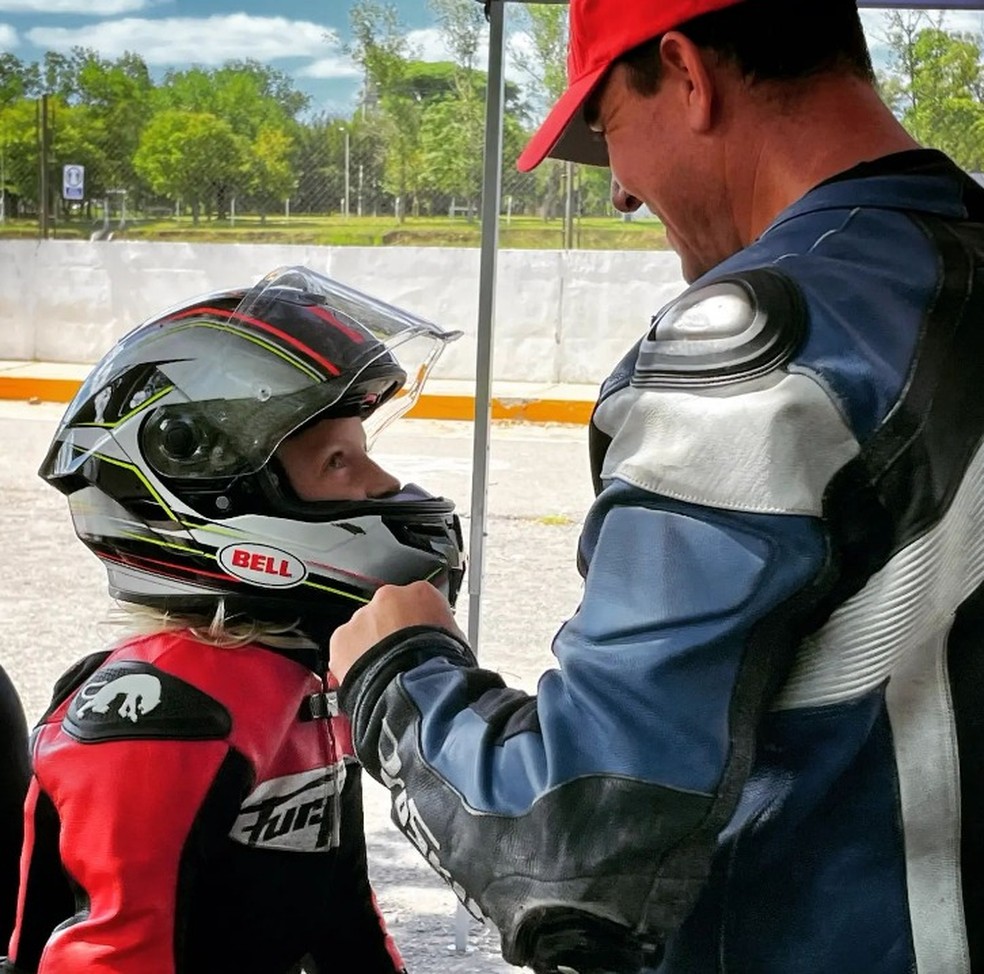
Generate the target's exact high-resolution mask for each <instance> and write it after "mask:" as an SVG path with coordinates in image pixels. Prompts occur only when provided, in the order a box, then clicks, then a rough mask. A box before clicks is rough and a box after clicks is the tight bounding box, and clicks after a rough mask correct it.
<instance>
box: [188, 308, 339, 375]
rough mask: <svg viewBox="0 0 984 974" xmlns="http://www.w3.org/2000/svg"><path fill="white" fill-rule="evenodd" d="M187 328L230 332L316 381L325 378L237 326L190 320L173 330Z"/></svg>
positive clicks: (291, 356)
mask: <svg viewBox="0 0 984 974" xmlns="http://www.w3.org/2000/svg"><path fill="white" fill-rule="evenodd" d="M186 328H211V329H213V330H215V331H224V332H228V333H229V334H230V335H236V336H238V337H239V338H242V339H243V340H244V341H247V342H252V343H253V344H254V345H259V346H260V348H263V349H265V350H266V351H268V352H271V353H272V354H274V355H276V356H277V358H282V359H283V360H284V361H285V362H287V364H288V365H293V366H294V368H295V369H297V370H298V371H300V372H303V373H304V374H305V375H306V376H308V378H311V379H314V380H315V381H316V382H321V381H322V380H323V379H324V376H323V375H321V373H320V372H315V370H314V369H312V368H310V367H309V366H307V365H305V364H304V363H303V362H302V361H301V360H300V359H299V358H297V357H296V356H294V355H292V354H288V353H287V352H286V351H284V350H283V349H280V348H277V346H276V345H272V344H271V343H270V342H265V341H263V339H262V338H258V337H257V336H256V335H247V334H246V332H244V331H240V330H239V329H237V328H230V327H229V326H228V325H220V324H219V323H218V322H215V321H190V322H186V323H185V324H183V325H175V326H174V328H173V329H172V331H183V330H184V329H186Z"/></svg>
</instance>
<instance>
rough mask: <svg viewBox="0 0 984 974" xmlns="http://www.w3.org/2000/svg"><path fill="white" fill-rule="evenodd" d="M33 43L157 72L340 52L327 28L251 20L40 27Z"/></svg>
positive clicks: (133, 20) (230, 17)
mask: <svg viewBox="0 0 984 974" xmlns="http://www.w3.org/2000/svg"><path fill="white" fill-rule="evenodd" d="M0 2H2V0H0ZM27 37H28V39H29V40H30V41H31V43H32V44H35V45H36V46H38V47H42V48H46V49H50V50H55V51H68V50H70V49H71V48H72V47H74V46H76V45H79V46H81V47H89V48H93V49H94V50H96V51H98V52H99V53H100V54H102V55H103V56H104V57H119V56H120V55H121V54H123V53H125V52H126V51H133V52H135V53H137V54H139V55H140V56H141V57H142V58H143V59H144V60H145V61H146V62H147V63H148V64H150V65H156V66H163V65H174V64H209V65H214V64H221V63H222V62H224V61H228V60H230V59H242V58H246V57H249V58H255V59H256V60H258V61H272V60H276V59H278V58H303V57H314V56H317V55H321V56H322V57H323V56H324V55H325V54H329V55H330V54H331V53H332V51H333V50H335V51H337V50H338V46H339V42H338V35H337V34H336V33H335V32H334V31H332V30H330V29H329V28H327V27H325V26H323V25H321V24H315V23H312V22H310V21H306V20H288V19H287V18H286V17H252V16H250V15H248V14H224V15H216V16H213V17H164V18H161V19H159V20H149V19H144V18H139V17H126V18H123V19H122V20H108V21H103V22H102V23H99V24H91V25H88V26H85V27H75V28H69V27H34V28H32V29H31V30H29V31H28V32H27Z"/></svg>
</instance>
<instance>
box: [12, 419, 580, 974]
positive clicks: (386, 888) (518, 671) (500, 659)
mask: <svg viewBox="0 0 984 974" xmlns="http://www.w3.org/2000/svg"><path fill="white" fill-rule="evenodd" d="M61 412H62V407H60V406H53V405H49V404H40V405H30V404H28V403H19V402H7V403H0V447H2V451H3V458H4V459H3V463H2V464H0V498H2V501H3V503H2V506H0V552H2V556H0V557H2V569H0V572H2V585H0V618H2V619H3V622H4V627H3V642H2V646H0V662H2V664H3V666H4V667H5V668H6V669H7V671H8V672H9V673H10V676H11V678H12V679H13V681H14V683H15V684H16V686H17V688H18V690H19V691H20V693H21V696H22V698H23V701H24V707H25V710H26V711H27V714H28V718H29V719H30V720H32V721H33V720H35V719H37V717H39V716H40V714H41V713H42V712H43V710H44V708H45V705H46V704H47V701H48V698H49V695H50V691H51V687H52V686H53V684H54V682H55V680H56V679H57V678H58V676H59V675H60V674H61V673H62V672H63V671H64V670H65V669H66V668H67V667H68V666H69V665H70V664H71V663H72V662H73V661H75V660H76V659H78V658H79V657H80V656H83V655H85V654H87V653H90V652H93V651H95V650H96V649H99V648H100V647H101V646H103V645H105V644H106V643H107V642H109V641H111V640H112V639H113V638H114V631H115V629H114V627H113V626H112V625H110V624H109V623H107V614H108V611H109V609H110V607H111V603H110V600H109V598H108V596H107V594H106V584H105V576H104V573H103V571H102V569H101V567H100V566H99V564H98V563H97V561H96V559H95V558H94V557H93V556H92V555H91V554H89V552H88V551H87V550H86V549H85V548H84V547H83V546H82V545H81V544H80V543H79V541H78V540H77V539H76V537H75V534H74V532H73V530H72V526H71V521H70V519H69V517H68V512H67V507H66V504H65V501H64V498H63V497H62V496H61V495H60V494H59V493H58V492H57V491H55V490H52V489H51V488H50V487H48V486H46V485H45V484H44V483H43V482H42V481H41V480H40V479H39V478H38V477H37V475H36V471H37V468H38V465H39V464H40V462H41V459H42V458H43V456H44V453H45V451H46V449H47V446H48V443H49V442H50V439H51V436H52V435H53V433H54V429H55V426H56V424H57V421H58V419H59V417H60V416H61ZM471 437H472V426H471V424H466V423H452V422H436V421H427V420H404V421H403V422H402V423H397V424H396V425H395V426H394V427H392V428H391V429H390V430H389V431H387V432H386V433H385V434H384V435H383V437H382V438H381V440H380V442H379V443H378V444H377V447H376V450H375V453H376V456H377V457H378V458H379V459H380V460H381V462H382V463H383V464H384V466H387V467H388V468H389V469H390V470H392V471H393V472H394V473H395V474H397V475H398V476H400V477H401V478H402V479H403V480H404V481H413V482H416V483H419V484H420V485H421V486H423V487H426V488H427V489H428V490H430V491H432V492H433V493H440V494H444V495H445V496H449V497H452V498H454V499H455V500H456V501H457V503H458V507H459V510H460V511H461V512H462V514H463V515H464V516H465V523H464V529H465V532H466V533H465V537H466V540H467V538H468V532H469V530H470V523H469V521H468V517H467V516H468V514H469V508H470V495H471V478H470V471H471V456H472V440H471ZM586 438H587V433H586V428H585V427H581V426H559V425H558V426H534V425H523V424H516V425H507V424H494V428H493V436H492V445H491V451H490V474H489V505H488V510H489V518H488V521H487V539H486V566H485V576H484V585H483V591H482V629H481V639H480V645H479V654H480V656H481V658H482V660H483V662H485V663H486V665H488V666H490V667H492V668H494V669H497V670H499V671H500V672H501V673H502V674H503V675H504V677H505V679H506V681H507V682H508V683H510V684H511V685H513V686H519V687H522V688H524V689H527V690H533V689H535V686H536V681H537V678H538V676H539V675H540V674H541V673H542V672H543V671H544V670H545V669H547V668H548V667H550V666H551V665H552V664H553V658H552V656H551V655H550V640H551V637H552V636H553V634H554V632H555V631H556V630H557V628H558V626H559V625H560V624H561V623H562V622H563V621H564V620H565V619H566V618H568V617H569V616H570V615H571V614H572V613H573V612H574V610H575V608H576V607H577V603H578V599H579V596H580V587H581V583H580V578H579V577H578V575H577V572H576V571H575V568H574V557H575V550H576V543H577V536H578V531H579V529H580V522H581V520H582V518H583V515H584V512H585V511H586V510H587V507H588V504H589V503H590V501H591V490H590V479H589V474H588V466H587V445H586ZM468 601H469V598H468V593H467V591H466V592H463V593H462V597H461V599H460V601H459V613H458V614H459V621H460V625H461V627H462V629H464V630H465V631H467V627H468V618H467V615H468V611H467V610H468ZM366 831H367V835H368V840H369V855H370V867H371V871H372V876H373V882H374V885H375V887H376V890H377V894H378V897H379V900H380V905H381V907H382V909H383V912H384V913H385V914H386V917H387V920H388V922H389V925H390V929H391V931H392V932H393V935H394V936H395V937H396V939H397V942H398V943H399V945H400V948H401V950H402V951H403V953H404V957H405V959H406V961H407V965H408V968H409V970H410V972H411V974H438V972H441V974H500V972H504V971H510V970H516V968H512V967H510V966H509V965H507V964H506V963H505V962H504V961H503V960H502V958H501V956H500V955H499V951H498V937H497V936H496V933H495V931H494V930H493V929H490V928H487V927H482V926H481V925H479V924H476V923H473V922H469V923H468V949H467V951H466V952H465V953H464V954H462V953H460V952H457V951H456V950H455V930H454V928H455V923H456V919H457V910H456V901H455V899H454V897H453V895H452V894H451V893H450V892H449V890H448V889H447V887H446V886H445V885H444V884H443V882H442V881H441V880H440V879H439V878H438V877H437V876H436V875H435V874H434V873H433V872H432V871H431V870H430V868H429V867H428V866H426V865H425V864H424V863H423V861H422V860H421V858H420V857H419V855H418V854H417V853H416V851H415V850H414V849H413V848H412V847H411V846H410V845H409V843H407V842H406V840H404V839H403V837H402V836H401V835H400V834H399V833H398V832H397V831H396V829H395V828H394V827H393V826H392V825H391V824H390V821H389V808H388V800H387V795H386V793H385V792H384V791H383V789H382V788H381V787H379V786H378V785H376V784H375V782H372V781H371V780H369V781H367V783H366Z"/></svg>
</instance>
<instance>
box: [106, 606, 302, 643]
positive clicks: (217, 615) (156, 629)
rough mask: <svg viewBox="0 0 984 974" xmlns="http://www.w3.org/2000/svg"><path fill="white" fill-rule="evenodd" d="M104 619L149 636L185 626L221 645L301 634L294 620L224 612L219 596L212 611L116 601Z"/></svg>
mask: <svg viewBox="0 0 984 974" xmlns="http://www.w3.org/2000/svg"><path fill="white" fill-rule="evenodd" d="M106 623H107V624H108V625H110V626H114V627H117V626H118V627H120V628H122V629H123V630H124V636H150V635H153V634H154V633H160V632H180V631H182V630H187V631H188V632H190V633H191V634H192V635H193V636H194V637H195V638H196V639H197V640H199V641H200V642H203V643H207V644H208V645H210V646H218V647H220V648H222V649H237V648H238V647H240V646H247V645H249V644H250V643H255V642H269V641H270V640H271V638H273V639H277V638H280V637H284V636H293V637H301V638H304V636H303V633H301V632H299V631H298V629H297V621H295V622H291V623H282V622H280V623H277V622H264V621H262V620H260V619H254V618H252V617H251V616H246V615H242V614H233V615H227V614H226V604H225V599H219V601H218V602H217V603H216V605H215V611H214V612H213V613H212V614H211V615H209V614H207V613H180V612H166V611H164V610H161V609H155V608H153V607H152V606H149V605H138V604H137V603H135V602H117V603H116V605H115V606H114V608H112V609H110V611H109V615H108V618H107V619H106Z"/></svg>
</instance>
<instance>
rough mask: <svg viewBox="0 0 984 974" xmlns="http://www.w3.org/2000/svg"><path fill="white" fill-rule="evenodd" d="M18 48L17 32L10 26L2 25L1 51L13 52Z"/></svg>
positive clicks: (0, 33)
mask: <svg viewBox="0 0 984 974" xmlns="http://www.w3.org/2000/svg"><path fill="white" fill-rule="evenodd" d="M15 47H17V31H15V30H14V28H13V27H11V26H10V24H0V51H12V50H13V49H14V48H15Z"/></svg>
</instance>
